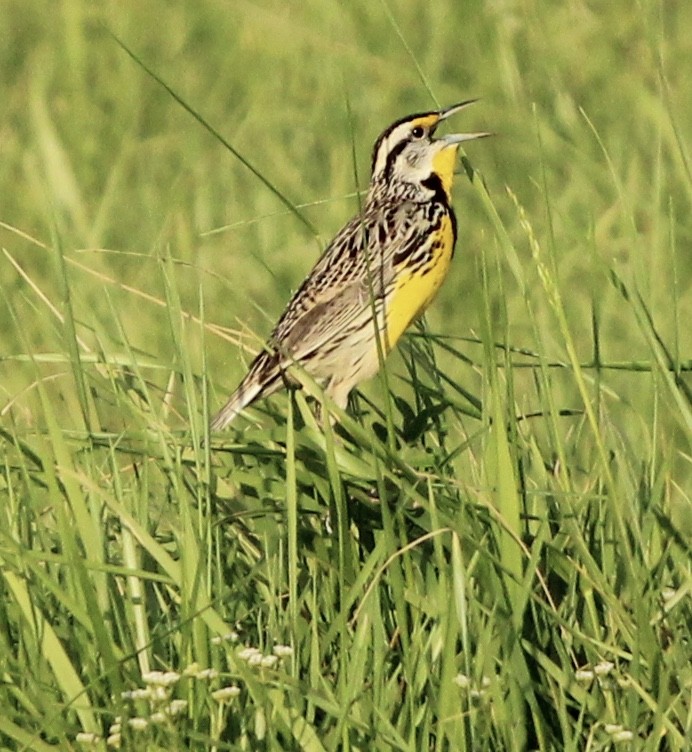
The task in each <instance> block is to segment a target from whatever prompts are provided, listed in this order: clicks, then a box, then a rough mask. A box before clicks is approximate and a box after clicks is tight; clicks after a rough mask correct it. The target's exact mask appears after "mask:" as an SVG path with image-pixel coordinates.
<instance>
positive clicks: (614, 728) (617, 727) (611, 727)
mask: <svg viewBox="0 0 692 752" xmlns="http://www.w3.org/2000/svg"><path fill="white" fill-rule="evenodd" d="M603 728H604V729H605V732H606V734H611V735H612V734H617V733H618V732H619V731H622V724H621V723H606V725H605V726H604V727H603Z"/></svg>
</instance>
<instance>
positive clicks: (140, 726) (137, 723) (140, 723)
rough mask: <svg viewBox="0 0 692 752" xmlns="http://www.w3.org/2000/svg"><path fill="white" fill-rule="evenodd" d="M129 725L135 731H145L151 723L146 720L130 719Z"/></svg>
mask: <svg viewBox="0 0 692 752" xmlns="http://www.w3.org/2000/svg"><path fill="white" fill-rule="evenodd" d="M127 725H128V726H129V727H130V728H131V729H132V730H133V731H144V729H145V728H146V727H147V726H148V725H149V721H148V720H147V719H146V718H130V719H129V720H128V722H127Z"/></svg>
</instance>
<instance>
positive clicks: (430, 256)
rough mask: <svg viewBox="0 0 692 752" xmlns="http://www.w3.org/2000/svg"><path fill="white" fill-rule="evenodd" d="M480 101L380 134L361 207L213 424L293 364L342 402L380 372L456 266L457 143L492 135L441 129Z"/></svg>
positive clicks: (275, 382)
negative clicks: (385, 358)
mask: <svg viewBox="0 0 692 752" xmlns="http://www.w3.org/2000/svg"><path fill="white" fill-rule="evenodd" d="M473 101H475V100H469V101H466V102H461V103H459V104H455V105H453V106H452V107H448V108H447V109H444V110H435V111H432V112H424V113H419V114H415V115H409V116H407V117H405V118H402V119H401V120H397V121H396V122H395V123H393V124H392V125H390V126H389V128H387V130H385V131H384V133H382V135H381V136H380V137H379V138H378V139H377V141H376V142H375V147H374V149H373V153H372V178H371V180H370V187H369V189H368V194H367V198H366V200H365V202H364V204H363V208H362V211H361V213H360V214H358V215H357V216H356V217H354V218H353V219H352V220H351V221H350V222H349V223H348V224H347V225H346V226H345V227H344V228H343V229H342V230H341V231H340V232H339V233H338V234H337V235H336V237H335V238H334V240H332V242H331V243H330V244H329V246H328V247H327V249H326V250H325V252H324V254H323V255H322V256H321V258H320V259H319V261H318V262H317V263H316V264H315V266H314V268H313V269H312V271H311V272H310V274H309V275H308V276H307V278H306V279H305V281H304V282H303V284H302V285H301V286H300V287H299V288H298V290H297V292H296V293H295V295H294V296H293V298H292V299H291V301H290V303H289V304H288V306H287V307H286V310H285V311H284V313H283V315H282V316H281V318H280V319H279V321H278V323H277V324H276V327H275V328H274V331H273V333H272V335H271V337H270V339H269V341H268V343H267V345H266V347H265V349H263V350H262V352H260V353H259V354H258V355H257V357H256V358H255V359H254V361H253V362H252V365H251V366H250V369H249V371H248V373H247V375H246V376H245V378H244V379H243V380H242V382H241V383H240V386H239V387H238V388H237V389H236V391H235V392H234V393H233V394H232V395H231V397H230V399H229V400H228V402H226V404H225V405H224V406H223V408H222V409H221V410H220V411H219V413H218V414H217V415H216V416H215V417H214V419H213V420H212V421H211V424H210V428H211V430H216V429H221V428H224V427H225V426H227V425H228V424H229V423H230V422H231V421H232V420H233V419H234V418H235V417H236V416H237V415H238V413H240V412H241V411H242V410H243V409H244V408H245V407H247V406H248V405H249V404H250V403H251V402H254V401H255V400H257V399H259V398H261V397H266V396H267V395H269V394H272V393H273V392H275V391H276V390H278V389H279V388H280V387H281V386H283V385H284V383H285V382H286V379H287V378H288V376H287V370H289V369H290V367H291V366H292V365H297V366H300V367H302V368H303V369H304V370H305V372H306V373H307V374H309V375H310V376H311V377H312V378H313V379H315V380H316V381H317V382H318V383H320V384H321V385H323V386H324V388H325V391H326V393H327V394H328V395H329V397H331V399H332V400H333V401H334V403H335V404H336V405H337V406H339V407H341V408H342V409H343V408H345V407H346V404H347V401H348V395H349V392H350V391H351V390H352V389H353V388H354V387H355V386H356V385H357V384H359V383H361V382H362V381H365V380H366V379H369V378H371V377H372V376H374V375H375V374H376V373H377V371H378V370H379V366H380V360H381V355H380V353H385V354H386V353H387V352H389V351H390V350H391V349H392V348H393V347H394V346H395V345H396V343H397V341H398V339H399V337H400V336H401V335H402V334H403V333H404V331H405V330H406V328H407V327H408V326H409V324H410V323H411V322H412V321H413V320H414V319H415V318H416V317H417V316H419V315H420V314H421V313H422V312H423V311H424V310H425V309H426V308H427V306H428V304H429V303H430V302H431V301H432V299H433V298H434V297H435V295H436V293H437V291H438V290H439V288H440V285H441V284H442V282H443V280H444V278H445V276H446V274H447V271H448V269H449V265H450V262H451V260H452V255H453V253H454V244H455V242H456V236H457V223H456V217H455V214H454V210H453V209H452V204H451V189H452V181H453V176H454V168H455V164H456V154H457V149H458V146H459V144H460V143H462V142H463V141H471V140H473V139H476V138H482V137H483V136H487V135H489V134H488V133H454V134H451V135H448V136H442V137H441V138H434V134H435V130H436V129H437V127H438V126H439V125H440V123H441V122H442V121H443V120H446V119H447V118H448V117H450V115H454V114H455V113H457V112H459V111H460V110H462V109H463V108H464V107H466V106H468V105H469V104H472V103H473ZM378 338H379V341H380V343H381V347H379V348H378Z"/></svg>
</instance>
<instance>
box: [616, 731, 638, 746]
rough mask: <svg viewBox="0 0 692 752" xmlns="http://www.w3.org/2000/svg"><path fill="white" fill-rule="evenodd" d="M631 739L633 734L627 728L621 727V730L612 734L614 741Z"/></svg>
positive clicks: (629, 740)
mask: <svg viewBox="0 0 692 752" xmlns="http://www.w3.org/2000/svg"><path fill="white" fill-rule="evenodd" d="M632 739H634V734H633V733H632V732H631V731H628V730H627V729H623V730H622V731H618V732H617V734H613V741H614V742H616V743H617V742H631V741H632Z"/></svg>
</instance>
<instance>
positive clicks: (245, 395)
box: [209, 381, 262, 431]
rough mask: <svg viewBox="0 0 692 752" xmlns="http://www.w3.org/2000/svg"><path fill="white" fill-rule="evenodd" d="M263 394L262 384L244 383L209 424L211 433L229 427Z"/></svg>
mask: <svg viewBox="0 0 692 752" xmlns="http://www.w3.org/2000/svg"><path fill="white" fill-rule="evenodd" d="M261 392H262V384H261V383H259V382H258V381H254V382H253V383H250V384H246V383H242V384H241V385H240V386H239V387H238V388H237V389H236V390H235V392H233V394H232V395H231V396H230V397H229V399H228V402H226V404H225V405H224V406H223V407H222V408H221V409H220V410H219V412H218V413H216V415H215V416H214V419H213V420H212V421H211V423H210V424H209V430H210V431H221V430H223V429H224V428H226V426H228V425H229V424H230V423H231V422H232V421H234V420H235V418H236V417H237V416H238V415H240V413H241V412H242V411H243V410H244V409H245V408H246V407H247V406H248V405H249V404H250V403H251V402H254V401H255V400H256V399H257V398H258V397H259V395H260V393H261Z"/></svg>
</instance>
